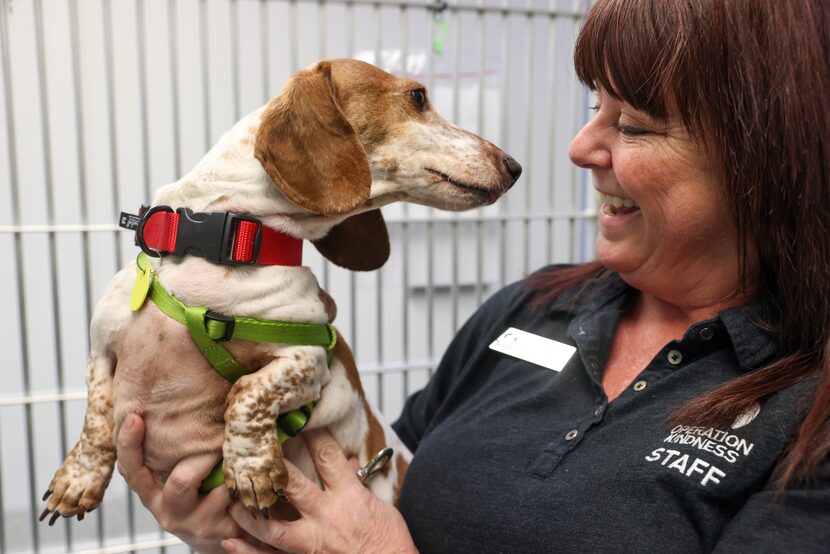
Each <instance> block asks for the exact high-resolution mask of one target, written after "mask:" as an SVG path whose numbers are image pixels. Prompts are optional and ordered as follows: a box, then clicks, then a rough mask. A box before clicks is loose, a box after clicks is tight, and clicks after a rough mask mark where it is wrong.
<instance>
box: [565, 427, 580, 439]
mask: <svg viewBox="0 0 830 554" xmlns="http://www.w3.org/2000/svg"><path fill="white" fill-rule="evenodd" d="M578 434H579V431H577V430H576V429H571V430H570V431H568V433H567V434H566V435H565V440H566V441H572V440H574V439H575V438H576V436H577V435H578Z"/></svg>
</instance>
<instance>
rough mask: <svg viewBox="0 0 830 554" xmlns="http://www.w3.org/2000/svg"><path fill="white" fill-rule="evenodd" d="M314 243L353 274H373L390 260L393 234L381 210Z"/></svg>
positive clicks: (348, 222)
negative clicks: (361, 272) (367, 272)
mask: <svg viewBox="0 0 830 554" xmlns="http://www.w3.org/2000/svg"><path fill="white" fill-rule="evenodd" d="M313 243H314V246H315V247H316V248H317V250H318V251H319V252H320V254H322V255H323V256H325V257H326V258H328V259H329V260H330V261H331V262H333V263H335V264H337V265H339V266H340V267H345V268H346V269H350V270H352V271H372V270H374V269H377V268H379V267H380V266H382V265H383V264H385V263H386V260H387V259H389V233H388V232H387V230H386V222H385V221H383V214H381V213H380V210H371V211H368V212H363V213H361V214H357V215H353V216H352V217H350V218H347V219H345V220H343V221H342V222H341V223H339V224H338V225H335V226H334V227H332V229H331V231H329V234H328V235H326V236H325V237H323V238H321V239H318V240H315V241H313Z"/></svg>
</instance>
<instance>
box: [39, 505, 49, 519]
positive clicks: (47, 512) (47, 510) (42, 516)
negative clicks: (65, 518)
mask: <svg viewBox="0 0 830 554" xmlns="http://www.w3.org/2000/svg"><path fill="white" fill-rule="evenodd" d="M49 512H50V510H49V508H46V509H45V510H43V513H42V514H40V517H39V518H37V520H38V521H43V520H44V519H46V516H48V515H49Z"/></svg>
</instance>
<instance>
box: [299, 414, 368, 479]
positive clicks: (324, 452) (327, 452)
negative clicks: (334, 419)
mask: <svg viewBox="0 0 830 554" xmlns="http://www.w3.org/2000/svg"><path fill="white" fill-rule="evenodd" d="M302 436H303V438H304V439H305V443H306V446H307V447H308V451H309V453H310V454H311V459H312V460H314V466H315V467H316V468H317V474H318V475H319V476H320V479H321V480H322V481H323V485H324V486H325V487H326V488H327V489H336V488H338V487H342V486H343V485H345V484H348V485H353V484H354V483H352V482H351V481H352V480H350V479H348V477H349V474H351V477H354V476H355V474H354V471H353V470H352V469H351V467H352V466H351V464H350V463H349V460H348V459H347V458H346V455H345V454H343V450H342V449H341V448H340V445H339V444H337V441H336V440H334V437H333V436H332V434H331V433H330V432H329V430H328V429H326V428H323V429H312V430H310V431H306V432H305V433H303V434H302ZM353 480H354V481H355V482H356V481H357V480H356V479H353Z"/></svg>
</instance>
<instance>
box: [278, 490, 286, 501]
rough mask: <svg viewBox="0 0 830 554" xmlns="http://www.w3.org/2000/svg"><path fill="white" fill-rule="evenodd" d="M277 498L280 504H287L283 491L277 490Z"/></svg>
mask: <svg viewBox="0 0 830 554" xmlns="http://www.w3.org/2000/svg"><path fill="white" fill-rule="evenodd" d="M276 493H277V498H279V499H280V502H288V497H287V496H285V489H277V490H276Z"/></svg>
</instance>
